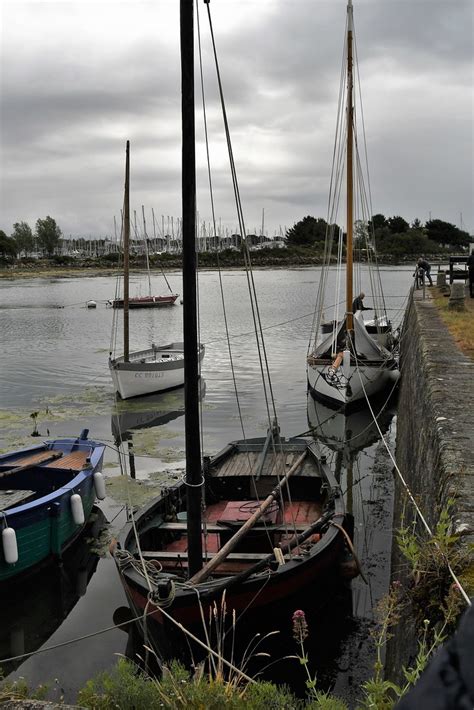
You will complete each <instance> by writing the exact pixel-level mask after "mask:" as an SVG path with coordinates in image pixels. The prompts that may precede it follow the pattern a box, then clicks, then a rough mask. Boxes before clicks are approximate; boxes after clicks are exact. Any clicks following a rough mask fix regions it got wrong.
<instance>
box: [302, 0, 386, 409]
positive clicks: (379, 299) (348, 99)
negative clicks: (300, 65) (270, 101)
mask: <svg viewBox="0 0 474 710" xmlns="http://www.w3.org/2000/svg"><path fill="white" fill-rule="evenodd" d="M353 47H354V21H353V7H352V0H349V2H348V5H347V37H346V45H345V53H344V56H345V59H346V63H347V71H346V74H345V76H344V77H343V86H341V91H340V97H341V105H340V106H339V111H338V117H340V118H339V121H338V127H337V133H336V141H335V149H334V156H335V164H334V165H333V178H332V179H331V193H330V199H329V205H330V207H329V212H328V220H327V224H328V227H327V233H326V244H325V264H324V267H323V270H322V274H321V280H320V283H319V289H318V295H317V300H316V307H315V317H314V321H313V330H312V333H311V337H310V341H309V346H308V354H307V379H308V389H309V391H310V392H311V394H312V395H313V396H314V397H316V398H317V399H320V400H321V401H324V402H328V403H329V404H331V405H332V406H335V407H338V408H340V409H344V408H346V407H351V406H353V405H358V406H359V405H361V404H363V403H364V402H365V399H366V398H367V397H371V396H373V395H374V394H376V393H378V392H380V391H381V390H383V389H384V388H386V387H387V386H390V385H393V383H394V382H396V380H397V378H398V374H399V371H398V363H397V359H396V356H395V342H394V338H393V336H392V327H391V323H390V321H389V320H388V318H387V313H386V309H385V300H384V296H383V291H382V283H381V279H380V274H379V270H378V265H377V259H376V253H375V244H374V239H373V234H371V229H370V226H371V221H370V208H371V205H370V190H369V189H368V186H367V184H366V183H367V181H368V171H367V170H365V171H364V170H363V169H362V165H363V163H364V157H365V156H364V154H363V153H362V154H360V153H359V146H360V145H361V144H363V142H364V141H363V137H364V135H365V133H364V132H363V131H361V135H360V136H359V137H358V136H357V128H358V126H357V120H356V119H358V118H359V117H358V116H356V99H357V97H358V96H359V94H357V92H356V91H355V88H354V83H355V79H356V78H357V77H358V74H357V72H355V71H354V66H353V65H354V51H353ZM360 118H362V112H361V116H360ZM336 161H337V164H336ZM343 162H344V163H345V174H346V186H345V190H346V227H345V231H343V229H341V228H339V227H338V226H337V223H336V222H337V219H338V208H339V204H340V202H341V193H342V191H343V185H342V182H343V179H342V178H343V175H344V170H343V169H342V166H343ZM364 172H365V173H366V174H364ZM356 206H357V217H358V218H359V219H358V222H357V239H356V238H355V224H356ZM344 236H345V239H344ZM361 244H362V251H363V258H364V261H365V262H366V264H367V267H366V268H367V274H365V273H364V274H363V273H362V269H361V268H360V267H359V268H358V269H357V270H356V269H354V258H355V256H356V250H357V249H359V248H360V247H361ZM336 247H337V248H336ZM356 248H357V249H356ZM344 252H345V264H343V255H344ZM336 253H337V263H338V266H337V267H336V269H335V270H334V269H333V268H332V266H331V265H332V262H333V259H334V257H335V256H336ZM361 254H362V252H361ZM330 277H335V279H334V280H335V284H334V289H331V291H330V294H329V295H328V290H329V289H328V288H327V285H328V279H329V278H330ZM363 278H364V279H365V278H367V279H368V281H369V282H370V285H371V298H372V301H373V309H374V312H375V313H374V315H375V317H374V318H373V319H372V321H371V322H370V323H365V322H364V317H363V314H362V310H360V307H361V306H360V304H361V302H362V301H361V298H360V297H359V296H361V297H363V296H364V294H363V293H362V280H363ZM343 282H345V283H344V285H343ZM356 285H357V288H355V286H356ZM357 294H359V296H358V295H357ZM340 302H342V303H343V304H344V311H343V312H342V313H340V312H339V303H340ZM362 308H363V309H364V306H362ZM326 311H330V312H331V315H332V320H331V321H329V322H325V317H324V314H325V312H326Z"/></svg>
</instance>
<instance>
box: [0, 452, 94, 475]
mask: <svg viewBox="0 0 474 710" xmlns="http://www.w3.org/2000/svg"><path fill="white" fill-rule="evenodd" d="M55 451H56V450H54V451H51V450H47V451H45V450H41V451H38V452H35V453H34V454H28V455H26V456H19V457H18V458H16V459H15V460H14V461H8V462H6V464H8V466H15V467H16V466H34V465H36V466H41V465H42V462H43V461H46V462H47V463H45V464H44V468H60V469H69V470H71V471H81V470H82V469H83V468H85V467H86V461H87V457H88V456H89V453H90V452H89V450H87V451H73V452H72V453H70V454H66V456H61V457H60V458H57V459H55V460H53V461H49V459H50V458H51V454H52V453H54V452H55Z"/></svg>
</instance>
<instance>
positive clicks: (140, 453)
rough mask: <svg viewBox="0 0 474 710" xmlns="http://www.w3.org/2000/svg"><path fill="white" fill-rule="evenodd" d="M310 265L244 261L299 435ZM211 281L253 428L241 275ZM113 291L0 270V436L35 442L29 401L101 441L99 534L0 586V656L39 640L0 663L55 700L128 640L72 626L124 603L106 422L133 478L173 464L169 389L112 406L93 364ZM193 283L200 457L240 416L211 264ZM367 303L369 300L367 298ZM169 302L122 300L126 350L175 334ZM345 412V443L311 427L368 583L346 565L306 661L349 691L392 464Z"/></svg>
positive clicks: (175, 440)
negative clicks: (127, 442) (128, 303)
mask: <svg viewBox="0 0 474 710" xmlns="http://www.w3.org/2000/svg"><path fill="white" fill-rule="evenodd" d="M319 278H320V270H319V268H303V269H281V270H257V271H255V272H254V280H255V283H256V288H257V293H258V298H259V308H260V316H261V320H262V324H263V326H264V328H265V342H266V351H267V358H268V362H269V366H270V371H271V377H272V387H273V394H274V398H275V406H276V411H277V414H278V417H279V422H280V427H281V431H282V434H283V435H285V436H294V435H297V434H301V433H304V432H307V431H308V429H309V424H308V418H309V420H310V422H311V423H313V424H314V422H315V421H317V422H319V423H321V422H324V421H325V420H326V419H327V417H325V415H324V412H321V411H319V410H318V411H315V410H314V406H313V404H312V402H310V407H309V409H308V407H307V400H306V372H305V356H306V350H307V344H308V340H309V336H310V328H311V321H312V315H313V308H314V302H315V299H316V289H317V286H318V283H319ZM332 278H334V275H332ZM411 278H412V269H411V268H410V267H406V268H403V267H401V268H400V267H391V268H385V269H382V279H383V283H384V290H385V295H386V305H387V309H388V313H389V316H390V317H391V319H392V321H393V322H394V324H395V325H397V324H398V323H399V322H400V320H401V318H402V315H403V307H404V305H405V298H406V295H407V293H408V289H409V286H410V285H411ZM361 279H362V280H361V287H362V288H363V289H364V290H365V291H366V293H367V294H369V293H370V289H369V287H368V280H367V277H366V274H365V271H364V269H362V274H361ZM169 280H170V282H171V286H172V288H173V290H175V291H177V292H179V293H182V290H181V276H180V274H178V273H171V274H170V275H169ZM222 280H223V283H224V290H225V298H226V311H227V318H228V322H229V329H230V334H231V344H232V356H233V362H234V367H235V372H236V378H237V386H238V392H239V400H240V405H241V409H242V415H243V421H244V423H245V434H246V435H249V436H257V435H258V436H259V435H263V434H264V433H265V430H266V427H267V411H266V406H265V400H264V397H263V390H262V386H261V379H260V371H259V361H258V357H257V353H256V348H255V337H254V336H253V334H252V328H253V326H252V323H251V312H250V307H249V299H248V295H247V281H246V276H245V274H244V273H243V272H241V271H229V272H224V273H223V274H222ZM330 281H331V279H330ZM153 282H154V291H155V292H157V293H160V292H163V293H164V292H165V284H164V283H163V281H162V279H161V278H160V276H153ZM364 286H365V288H364ZM144 291H145V278H142V277H140V275H138V274H137V275H134V277H133V280H132V284H131V294H132V295H134V294H138V293H140V292H144ZM114 292H115V279H114V278H113V277H93V278H85V277H78V278H70V279H65V278H52V279H46V278H45V279H43V278H42V279H39V278H32V279H27V280H19V279H17V280H15V279H12V280H2V281H0V331H1V333H2V368H1V370H0V406H1V410H0V418H1V422H2V431H1V433H0V448H1V449H2V450H6V449H11V448H19V447H20V446H23V445H30V444H31V443H33V442H35V441H36V440H35V439H32V438H31V436H30V434H31V431H32V430H33V425H34V421H33V418H32V417H31V414H33V413H36V412H37V413H38V414H37V417H36V421H37V426H38V429H39V432H40V434H41V436H42V437H44V438H47V437H48V436H50V437H57V436H63V435H77V434H78V433H79V431H80V430H81V429H82V428H88V429H90V435H91V437H93V438H95V439H98V440H102V441H105V442H106V443H108V444H109V448H108V449H107V453H106V459H105V466H104V473H105V475H106V477H107V480H108V484H109V485H108V497H107V499H106V500H105V501H103V502H102V503H101V504H100V511H101V513H99V514H98V515H97V516H96V517H97V519H96V522H95V525H96V528H98V527H99V523H100V519H99V518H100V515H103V516H105V518H106V520H107V521H108V526H107V529H106V533H102V535H100V536H99V538H98V539H97V537H94V531H89V532H88V533H87V536H85V541H84V540H83V541H80V543H79V546H78V548H77V550H75V551H71V555H70V556H69V558H68V559H67V560H65V561H64V564H63V565H62V567H60V568H58V566H57V565H56V566H54V565H53V566H49V567H48V568H46V569H45V570H44V571H42V572H41V574H38V575H35V576H34V577H31V578H30V579H29V580H28V581H27V582H25V583H24V584H23V585H22V586H21V594H20V592H19V591H18V590H16V591H11V590H1V589H0V596H1V597H2V604H1V605H0V659H6V658H11V657H12V656H17V655H20V654H21V653H22V652H28V651H37V650H40V649H43V652H41V653H36V654H35V655H33V656H31V657H29V658H27V659H17V660H16V661H13V662H10V663H4V664H2V662H1V660H0V666H2V665H4V670H5V673H6V674H8V673H10V674H11V677H12V678H14V677H18V676H23V677H25V678H26V679H27V681H28V682H29V683H30V684H31V685H37V684H39V683H42V682H44V683H48V684H49V685H50V687H52V688H53V690H54V689H56V693H59V694H64V696H65V698H66V700H73V699H74V696H75V692H76V691H77V689H78V688H80V687H82V686H83V685H84V683H85V682H86V680H87V679H88V678H90V677H92V676H93V675H94V674H96V673H97V672H98V671H100V670H103V669H106V668H109V667H111V666H112V665H113V664H114V663H115V662H116V654H123V653H125V652H126V648H127V640H128V639H127V634H126V633H124V631H123V630H118V629H113V630H109V631H106V632H104V633H101V634H100V635H95V636H89V637H88V638H82V637H87V636H88V635H91V634H95V633H96V632H98V631H101V630H104V629H108V628H109V627H112V626H114V623H115V622H116V621H117V619H118V618H119V617H120V613H121V609H122V608H123V607H124V606H125V605H126V601H125V597H124V594H123V592H122V589H121V586H120V583H119V580H118V575H117V573H116V570H115V567H114V564H113V562H112V560H111V558H110V556H109V555H108V553H107V540H108V539H109V538H110V536H111V535H113V534H114V532H117V530H119V529H120V527H121V525H122V524H123V522H124V520H125V515H126V513H125V508H124V504H125V501H124V494H123V489H121V487H120V485H118V484H119V483H120V481H121V479H120V472H121V469H120V465H119V456H118V453H117V450H116V445H115V440H114V434H115V435H116V434H117V432H118V431H121V432H122V433H123V432H125V431H126V430H130V429H132V430H134V431H132V439H133V451H134V455H135V467H136V476H137V480H148V479H150V477H151V478H153V477H154V475H155V474H156V473H157V472H162V471H164V470H166V471H167V475H171V476H172V475H180V472H181V470H182V469H183V466H184V418H183V394H182V391H180V390H176V391H174V392H171V393H168V394H164V395H162V396H160V397H152V398H149V399H148V401H147V402H146V403H145V404H143V403H134V402H130V403H121V406H120V407H119V409H118V410H117V408H116V406H115V401H114V395H113V392H112V387H111V381H110V376H109V372H108V365H107V359H108V353H109V349H110V340H111V326H112V316H113V311H112V309H110V308H106V305H105V303H106V301H107V300H108V299H109V298H112V297H113V295H114ZM199 292H200V328H201V340H202V341H203V342H204V343H205V344H206V356H205V358H204V361H203V371H202V375H203V385H202V399H201V402H202V419H203V429H204V440H203V447H204V452H205V453H208V454H212V453H215V452H216V451H217V450H218V449H220V448H221V447H222V446H224V445H225V444H226V443H227V442H228V441H230V440H232V439H234V438H241V436H242V428H241V423H240V420H239V418H238V414H237V407H236V404H235V394H234V389H233V382H232V378H231V371H230V367H229V354H228V347H227V343H226V341H225V339H224V326H223V317H222V302H221V296H220V291H219V275H218V274H217V273H216V272H213V271H205V272H201V273H200V274H199ZM88 299H94V300H96V301H97V308H96V309H95V310H89V309H87V308H86V306H85V303H86V301H87V300H88ZM178 303H179V300H178ZM366 303H367V305H369V306H370V305H371V302H370V297H369V296H367V298H366ZM182 312H183V309H182V306H180V305H175V306H173V307H171V308H166V309H156V310H151V311H141V310H137V311H133V312H132V314H131V348H132V349H139V348H141V347H142V346H143V347H145V346H146V345H147V344H148V343H149V342H150V341H151V340H155V342H157V343H164V342H169V341H171V340H179V339H181V333H182ZM353 416H354V419H353V420H352V421H351V422H350V423H349V425H348V426H349V429H350V431H351V432H354V433H353V435H352V436H351V446H350V447H346V448H345V450H344V451H341V450H340V449H339V447H338V445H337V444H335V443H334V441H333V439H332V433H333V432H332V430H329V431H328V430H327V428H325V427H322V428H321V429H320V435H322V436H325V437H326V440H325V441H322V442H321V443H322V444H324V445H327V454H328V457H329V460H330V462H331V465H332V466H334V467H335V468H336V470H337V471H338V472H339V471H340V476H341V482H342V487H343V490H345V492H346V496H347V503H348V506H349V508H350V509H351V510H352V512H353V514H354V518H355V544H356V547H357V551H358V554H359V557H360V559H361V562H362V566H363V569H364V575H365V577H366V579H367V582H368V583H367V584H366V583H365V582H364V581H363V580H362V578H361V577H358V578H357V579H355V580H354V581H353V582H352V587H351V593H350V595H349V597H350V598H349V600H347V599H346V600H345V602H344V605H343V606H342V603H341V606H339V607H337V605H336V608H334V604H333V607H332V611H331V614H333V618H335V619H337V620H336V621H335V624H334V628H336V627H337V628H336V631H334V630H333V631H331V628H329V633H332V636H333V639H332V641H331V643H326V644H323V648H325V649H326V650H325V651H324V652H322V653H321V651H320V652H319V656H320V658H319V657H318V658H317V659H316V661H317V663H318V664H319V665H318V668H319V666H320V667H321V671H320V677H322V678H326V680H327V682H328V684H330V685H333V686H334V688H335V690H336V692H338V693H340V694H341V695H343V696H345V697H346V698H351V697H354V696H355V693H356V691H357V688H358V687H360V684H361V683H362V682H363V680H365V678H366V677H367V676H368V675H369V673H370V670H371V664H372V661H373V659H372V656H371V645H370V640H369V639H368V630H369V629H370V627H371V626H372V624H373V619H374V614H373V608H374V606H375V604H376V603H377V601H378V600H379V599H380V598H381V596H382V595H383V594H384V592H385V591H386V589H387V584H388V578H389V566H390V542H391V506H392V475H391V466H390V462H389V459H388V456H387V454H386V451H385V448H384V446H383V444H381V442H380V441H379V439H378V433H377V431H376V430H374V428H373V427H371V425H370V420H366V419H364V417H363V415H357V416H356V415H353ZM337 426H338V424H337V423H336V429H337ZM383 428H384V429H385V430H386V437H387V439H388V441H389V442H390V443H391V445H392V447H393V445H394V437H395V417H394V410H393V408H392V409H389V410H388V411H387V413H386V415H385V416H384V420H383ZM96 534H97V531H96ZM324 615H325V619H326V625H323V624H322V623H321V625H320V626H319V622H318V619H317V617H315V621H314V628H312V629H311V628H310V631H311V633H312V635H313V638H314V639H315V640H317V641H318V644H315V645H317V646H319V647H320V648H321V644H322V641H323V639H322V638H321V636H320V634H323V633H324V634H326V633H327V619H328V615H329V612H328V611H327V610H326V611H325V613H324ZM81 638H82V640H78V639H81ZM67 642H72V643H67ZM61 644H66V645H61ZM129 647H130V645H129ZM46 648H51V650H44V649H46ZM295 650H296V649H295ZM295 650H292V651H291V652H292V653H293V652H295ZM326 651H327V652H326ZM287 652H288V651H287ZM317 655H318V654H317ZM356 659H357V662H356Z"/></svg>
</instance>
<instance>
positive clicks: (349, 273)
mask: <svg viewBox="0 0 474 710" xmlns="http://www.w3.org/2000/svg"><path fill="white" fill-rule="evenodd" d="M353 27H354V21H353V8H352V0H348V5H347V115H346V118H347V166H346V170H347V175H346V183H347V196H346V199H347V203H346V211H347V238H346V332H347V334H348V338H351V339H352V337H353V331H354V319H353V315H352V301H353V263H352V241H353V230H354V186H353V183H354V179H353V170H354V167H353V147H354V146H353V144H354V135H353V134H354V123H353V119H354V106H353V86H354V84H353V81H354V78H353V59H352V33H353ZM347 345H349V343H347Z"/></svg>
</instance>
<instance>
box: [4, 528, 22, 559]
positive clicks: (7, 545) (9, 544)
mask: <svg viewBox="0 0 474 710" xmlns="http://www.w3.org/2000/svg"><path fill="white" fill-rule="evenodd" d="M2 547H3V555H4V557H5V562H6V563H7V564H9V565H14V564H15V562H18V545H17V542H16V533H15V531H14V530H13V528H4V529H3V530H2Z"/></svg>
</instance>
